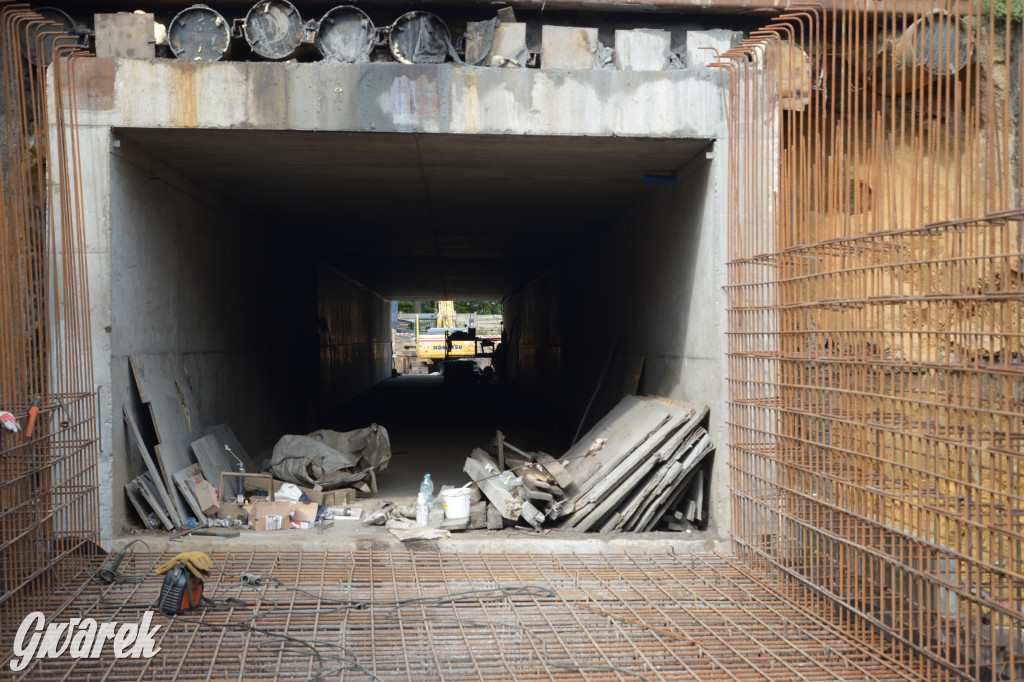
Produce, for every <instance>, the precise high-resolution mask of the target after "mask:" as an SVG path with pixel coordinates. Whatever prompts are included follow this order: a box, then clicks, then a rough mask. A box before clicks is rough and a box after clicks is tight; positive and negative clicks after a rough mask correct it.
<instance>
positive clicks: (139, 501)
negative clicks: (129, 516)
mask: <svg viewBox="0 0 1024 682" xmlns="http://www.w3.org/2000/svg"><path fill="white" fill-rule="evenodd" d="M141 486H142V484H141V483H140V482H139V479H135V480H133V481H130V482H129V483H128V484H127V485H125V487H124V492H125V495H127V496H128V501H129V502H131V504H132V507H134V508H135V513H137V514H138V515H139V518H141V519H142V525H143V526H145V527H146V528H150V529H153V530H155V529H157V528H159V527H160V526H161V525H162V526H163V527H164V528H166V529H167V530H174V526H172V525H171V524H170V519H168V520H167V522H166V523H165V522H164V519H167V515H166V514H160V513H159V512H156V510H155V509H153V508H152V506H150V504H149V502H147V501H146V498H145V496H143V494H142V490H141ZM151 512H155V513H156V517H157V519H159V523H157V525H155V526H151V525H150V523H149V515H150V513H151Z"/></svg>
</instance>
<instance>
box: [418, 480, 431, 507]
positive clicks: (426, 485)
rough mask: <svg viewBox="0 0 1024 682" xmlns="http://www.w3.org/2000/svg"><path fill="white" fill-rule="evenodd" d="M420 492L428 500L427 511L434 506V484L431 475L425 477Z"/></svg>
mask: <svg viewBox="0 0 1024 682" xmlns="http://www.w3.org/2000/svg"><path fill="white" fill-rule="evenodd" d="M420 492H421V493H423V497H424V498H425V499H426V500H427V509H430V508H431V507H433V506H434V482H433V481H432V480H430V474H427V475H425V476H424V477H423V483H420Z"/></svg>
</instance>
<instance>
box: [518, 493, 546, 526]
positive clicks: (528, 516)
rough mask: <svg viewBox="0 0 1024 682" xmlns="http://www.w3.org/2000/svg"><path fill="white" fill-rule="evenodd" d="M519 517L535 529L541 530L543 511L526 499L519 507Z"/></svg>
mask: <svg viewBox="0 0 1024 682" xmlns="http://www.w3.org/2000/svg"><path fill="white" fill-rule="evenodd" d="M520 518H522V519H524V520H525V521H526V522H527V523H529V524H530V525H531V526H533V527H534V528H536V529H537V530H541V529H542V528H543V524H544V512H542V511H541V510H539V509H537V507H535V506H534V505H533V503H532V502H530V501H529V500H526V501H524V502H523V503H522V506H521V508H520Z"/></svg>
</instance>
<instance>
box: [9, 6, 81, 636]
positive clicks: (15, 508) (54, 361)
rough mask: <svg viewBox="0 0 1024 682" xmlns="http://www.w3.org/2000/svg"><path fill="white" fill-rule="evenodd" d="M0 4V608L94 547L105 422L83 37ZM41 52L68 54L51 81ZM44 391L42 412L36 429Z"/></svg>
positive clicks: (32, 596)
mask: <svg viewBox="0 0 1024 682" xmlns="http://www.w3.org/2000/svg"><path fill="white" fill-rule="evenodd" d="M0 5H2V6H3V7H2V11H0V73H2V87H3V92H2V97H0V101H2V113H3V121H2V131H0V135H2V136H3V140H2V141H3V144H0V150H2V152H3V153H2V158H0V302H2V305H3V314H2V315H0V410H6V411H9V412H11V413H13V414H14V415H15V416H16V417H17V418H18V419H19V420H20V422H21V427H22V431H21V432H19V433H11V432H8V431H5V430H4V429H0V611H2V612H12V613H21V612H24V611H27V610H30V607H31V606H32V605H33V604H34V603H35V601H36V600H38V598H39V595H45V594H47V593H48V592H50V591H52V590H53V589H54V588H55V587H56V584H57V583H56V580H59V579H61V578H63V579H65V580H67V579H70V577H71V576H72V575H74V574H76V573H78V571H79V570H80V568H81V566H82V565H84V564H85V563H86V562H87V561H89V560H91V557H90V556H89V555H90V554H91V553H92V552H93V551H94V545H95V543H96V541H98V539H99V512H98V493H97V490H98V481H97V473H96V461H97V453H98V447H97V445H98V444H97V438H98V436H97V434H98V432H99V429H98V425H97V423H96V414H97V406H96V395H95V390H94V386H93V384H92V361H91V358H92V352H91V336H90V329H89V313H88V311H89V307H88V290H87V281H86V277H85V248H84V232H83V229H82V226H83V219H82V201H81V185H80V179H79V178H80V174H79V173H77V172H75V171H74V168H75V167H76V166H77V163H78V154H77V133H76V126H75V123H74V98H73V94H71V93H70V92H69V88H68V87H67V84H68V82H69V78H70V77H72V75H73V68H74V67H73V64H74V60H75V59H76V56H77V54H78V53H77V47H76V42H77V39H76V38H75V37H73V36H68V35H66V34H64V33H63V32H62V31H61V30H60V29H59V28H58V27H56V25H55V24H53V23H52V22H48V21H45V20H44V19H43V18H42V17H40V16H39V15H38V14H35V13H34V12H32V11H30V10H29V9H28V5H26V4H19V5H12V4H6V3H0ZM44 44H45V46H46V47H45V48H44ZM44 54H50V55H52V56H53V57H54V59H56V60H57V63H56V64H55V65H54V68H53V72H52V73H53V82H52V83H48V81H47V77H46V67H47V60H46V59H45V58H44V57H43V55H44ZM29 56H33V57H34V58H35V62H36V63H33V62H32V61H31V60H30V59H29ZM48 85H49V86H50V90H49V97H48V90H47V88H48ZM50 114H52V116H53V120H54V121H55V122H56V124H57V125H56V128H55V130H56V131H57V134H56V135H54V136H52V137H51V135H50V127H49V125H48V118H47V117H48V115H50ZM51 190H53V191H54V195H53V197H51V195H50V192H51ZM58 301H59V303H58ZM33 399H38V401H39V414H38V417H37V420H36V423H35V429H34V431H33V433H32V435H31V437H29V436H28V433H27V427H28V422H29V418H28V415H29V409H30V406H31V405H32V403H33ZM52 566H56V568H53V569H52V570H51V567H52ZM11 635H12V633H11V632H9V631H8V629H6V628H4V629H0V648H3V649H5V650H6V649H9V644H10V637H11Z"/></svg>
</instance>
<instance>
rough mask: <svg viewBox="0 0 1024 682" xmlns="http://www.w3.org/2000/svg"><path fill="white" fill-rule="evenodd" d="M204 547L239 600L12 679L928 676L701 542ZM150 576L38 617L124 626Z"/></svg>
mask: <svg viewBox="0 0 1024 682" xmlns="http://www.w3.org/2000/svg"><path fill="white" fill-rule="evenodd" d="M214 556H215V558H216V559H217V560H218V562H219V564H220V566H221V567H222V568H223V573H222V574H216V575H215V576H214V577H213V578H212V579H211V580H210V581H209V582H208V583H207V587H206V593H207V594H208V595H211V594H213V595H215V596H216V598H217V599H221V600H223V599H227V598H229V597H231V598H236V599H240V600H242V601H244V602H245V604H244V605H241V604H238V603H235V604H234V605H233V607H232V608H227V609H226V610H213V609H204V610H200V611H199V612H196V613H194V614H187V615H185V616H182V617H180V618H178V619H175V620H170V619H168V618H166V617H164V616H161V615H157V616H156V617H155V619H154V621H153V622H154V623H155V624H160V625H162V626H163V627H162V628H161V630H160V631H158V633H157V635H156V639H157V643H158V645H159V646H160V647H161V650H160V652H159V653H158V654H157V655H156V657H154V658H152V659H150V660H144V659H138V660H133V659H122V660H119V661H116V660H114V659H113V657H112V656H109V655H107V656H105V657H102V658H98V659H77V660H76V659H72V658H70V657H67V656H64V657H61V658H57V659H42V660H34V661H33V662H32V665H31V666H30V667H29V668H28V669H27V670H25V671H24V672H23V673H21V676H22V677H23V678H24V679H32V680H48V679H67V678H68V677H78V678H85V677H88V678H89V679H105V680H134V679H190V680H191V679H207V680H209V679H238V680H244V679H308V678H316V677H317V676H318V675H320V676H322V677H326V678H330V679H342V680H363V679H374V676H376V678H377V679H382V680H408V681H410V682H411V681H413V680H427V679H429V680H497V679H501V680H513V679H514V680H636V679H645V678H646V679H649V680H695V679H703V680H708V679H723V680H725V679H730V680H772V679H779V680H918V679H927V678H928V677H929V675H930V674H931V672H932V671H931V670H929V669H928V668H927V667H924V666H922V664H921V663H919V662H916V661H914V660H913V659H910V658H908V657H907V656H905V655H903V656H902V658H901V657H900V654H898V652H896V651H894V649H893V647H892V646H891V645H890V644H888V643H887V642H886V640H885V639H884V638H882V637H881V636H878V635H872V634H867V635H865V636H864V637H861V638H859V639H855V638H853V637H851V636H850V635H849V634H847V633H844V632H842V631H841V630H839V629H837V628H836V627H835V625H836V620H837V619H836V618H835V616H834V614H829V613H827V612H821V613H819V612H817V611H815V610H814V609H810V608H806V607H805V606H802V605H797V604H795V603H791V602H787V601H784V600H782V599H779V598H778V597H777V596H775V595H774V594H772V593H771V592H770V591H769V589H768V588H767V587H766V586H765V585H764V584H763V583H762V582H760V581H758V580H757V579H756V578H755V577H753V576H752V575H751V574H750V573H749V572H748V571H747V569H744V568H743V567H741V566H740V565H739V564H737V563H734V562H732V561H730V560H729V559H727V558H725V557H722V556H720V555H714V554H693V555H687V556H672V555H624V554H612V555H597V554H594V555H578V554H574V555H550V554H545V555H528V554H523V555H484V554H461V553H446V554H439V553H435V552H402V553H376V552H359V553H348V552H326V553H310V552H303V553H298V552H296V553H282V552H274V551H256V552H253V553H247V552H232V553H224V554H215V555H214ZM169 557H170V555H167V556H163V557H160V558H158V559H157V560H156V561H157V562H162V561H164V560H165V559H167V558H169ZM152 565H153V560H151V559H150V557H149V556H147V555H146V554H145V553H144V552H143V553H140V554H138V555H135V556H133V557H129V559H127V560H126V561H125V563H124V564H122V567H123V569H124V570H123V571H122V575H123V576H124V577H127V578H129V579H131V578H134V577H138V576H140V575H144V574H145V573H146V572H147V571H148V570H149V569H150V567H151V566H152ZM242 572H251V573H257V574H260V576H261V578H262V580H263V583H264V586H262V587H258V588H250V587H243V586H242V585H241V583H240V581H239V577H238V576H239V574H240V573H242ZM270 576H273V578H276V579H277V580H279V581H280V584H278V583H277V582H274V581H273V580H272V579H271V577H270ZM159 587H160V579H159V578H157V577H150V578H148V579H147V580H145V581H144V582H142V583H136V584H119V585H114V586H109V587H103V588H101V587H99V586H98V585H97V584H95V583H85V584H76V585H75V586H74V588H73V589H74V592H75V595H76V598H75V600H71V601H68V602H66V603H65V604H64V605H62V606H53V607H51V608H52V614H50V615H49V617H48V620H49V621H50V622H60V621H67V620H68V619H70V618H73V617H83V618H84V617H88V618H94V619H96V620H97V621H110V620H116V621H119V622H137V621H139V620H140V619H141V617H142V615H143V613H144V612H145V611H146V610H147V609H150V608H152V606H151V605H152V604H153V602H154V600H155V598H156V596H157V594H158V591H159ZM525 587H528V588H530V591H528V592H527V591H525V590H523V589H522V588H525ZM69 588H70V586H69ZM498 589H503V590H504V591H505V592H504V593H503V594H498V593H497V592H496V590H498ZM302 590H305V591H302ZM58 596H59V595H54V597H53V598H54V603H56V601H57V597H58ZM449 596H454V597H455V599H454V600H453V599H451V598H450V597H449ZM318 597H319V598H318ZM400 601H403V602H405V603H404V604H402V605H400V606H398V607H397V608H396V602H400ZM100 602H102V603H100ZM49 610H50V609H48V611H49ZM819 611H820V610H819ZM198 623H202V625H199V624H198ZM230 625H233V626H234V627H229V626H230ZM248 626H252V627H254V628H257V629H258V630H259V631H254V630H252V629H248ZM283 636H287V637H288V638H291V639H282V637H283ZM893 654H895V656H893ZM3 665H4V668H5V669H7V667H8V664H7V663H6V662H4V664H3Z"/></svg>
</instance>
